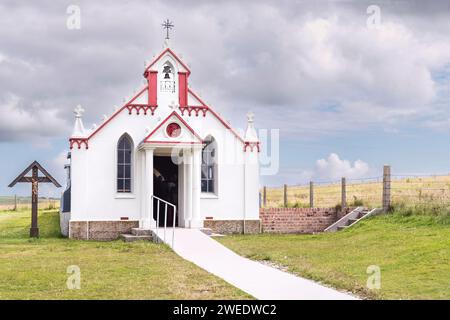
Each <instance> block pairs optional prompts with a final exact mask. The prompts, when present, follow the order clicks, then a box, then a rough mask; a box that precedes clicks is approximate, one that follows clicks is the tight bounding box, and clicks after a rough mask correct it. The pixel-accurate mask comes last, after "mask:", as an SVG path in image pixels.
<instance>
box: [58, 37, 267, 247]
mask: <svg viewBox="0 0 450 320" xmlns="http://www.w3.org/2000/svg"><path fill="white" fill-rule="evenodd" d="M190 74H191V71H190V70H189V68H188V67H187V65H186V64H185V63H184V62H183V61H182V60H181V59H180V58H179V57H178V56H177V55H176V54H175V52H174V51H173V50H172V48H170V46H169V44H168V39H166V42H165V46H164V49H163V51H162V52H161V53H160V54H159V55H158V56H157V57H156V58H155V59H154V60H153V61H152V62H151V63H149V64H148V66H147V67H146V68H145V70H144V72H143V76H144V78H145V85H144V87H143V88H142V89H141V90H139V91H138V92H137V94H135V95H134V96H133V97H132V98H131V99H129V101H127V102H126V103H125V104H124V105H123V106H122V107H120V108H118V109H117V110H116V111H114V113H112V114H111V115H110V116H105V117H104V119H103V122H102V123H101V124H100V125H98V126H96V125H94V126H93V127H92V128H91V129H90V130H88V129H85V127H84V125H83V121H82V115H83V112H84V110H83V109H82V108H81V107H78V108H77V109H76V110H75V126H74V131H73V133H72V135H71V137H70V138H69V143H70V152H69V156H68V158H69V164H68V165H67V166H66V168H67V171H68V185H67V188H66V191H65V192H64V194H63V197H62V206H61V228H62V231H63V234H65V235H66V236H69V237H70V238H75V239H95V240H112V239H116V238H117V237H119V235H120V234H122V233H128V232H130V230H131V229H132V228H143V229H151V228H156V227H163V226H164V225H166V226H169V227H172V226H175V227H178V228H209V229H212V230H213V232H218V233H242V232H246V233H255V232H259V228H260V221H259V192H258V190H259V162H258V153H259V149H260V144H259V141H258V136H257V133H256V130H255V128H254V126H253V115H252V114H251V113H249V114H248V115H247V117H248V124H247V129H246V131H245V133H243V134H242V135H241V134H239V133H238V131H237V130H235V129H233V128H232V127H231V125H230V124H229V123H228V122H227V121H225V120H224V119H223V118H222V117H221V116H220V115H219V113H218V112H217V111H215V110H214V109H213V108H212V107H211V106H210V105H208V104H206V103H205V102H204V101H203V100H202V99H201V98H200V97H199V96H198V95H197V94H196V93H195V91H194V90H193V89H192V88H191V87H190V86H189V76H190ZM236 111H237V112H239V110H236Z"/></svg>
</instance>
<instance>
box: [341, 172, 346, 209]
mask: <svg viewBox="0 0 450 320" xmlns="http://www.w3.org/2000/svg"><path fill="white" fill-rule="evenodd" d="M341 206H342V209H345V208H347V186H346V183H345V178H344V177H342V180H341Z"/></svg>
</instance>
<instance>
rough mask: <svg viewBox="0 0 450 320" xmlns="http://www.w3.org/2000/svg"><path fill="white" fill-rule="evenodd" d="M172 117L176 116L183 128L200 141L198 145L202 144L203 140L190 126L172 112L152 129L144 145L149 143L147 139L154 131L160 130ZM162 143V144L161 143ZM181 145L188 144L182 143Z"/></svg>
mask: <svg viewBox="0 0 450 320" xmlns="http://www.w3.org/2000/svg"><path fill="white" fill-rule="evenodd" d="M172 116H176V117H177V118H178V120H180V121H181V123H183V124H184V125H185V126H186V128H188V130H189V131H190V132H191V133H192V134H193V135H194V136H195V137H196V138H197V139H198V140H200V143H203V139H202V138H201V137H200V136H199V135H198V134H197V133H196V132H195V131H194V129H192V128H191V126H190V125H188V124H187V122H186V121H184V119H183V118H182V117H181V116H180V115H179V114H178V113H177V112H176V111H173V112H172V113H171V114H169V116H168V117H167V118H165V119H164V121H162V122H161V123H160V124H159V125H158V126H157V127H156V128H155V129H153V131H152V132H150V134H149V135H148V136H147V137H146V138H145V139H144V143H146V142H151V141H148V139H149V138H150V137H151V136H152V135H153V134H154V133H155V132H156V131H158V130H159V128H161V127H162V126H163V125H164V123H166V122H167V121H168V120H169V119H170V118H171V117H172ZM165 142H166V141H164V143H165ZM161 143H162V142H161ZM179 143H181V142H179ZM183 143H188V142H183Z"/></svg>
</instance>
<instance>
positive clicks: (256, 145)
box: [244, 141, 260, 152]
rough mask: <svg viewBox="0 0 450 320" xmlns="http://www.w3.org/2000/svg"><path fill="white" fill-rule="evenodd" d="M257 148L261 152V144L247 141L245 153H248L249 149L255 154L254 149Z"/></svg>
mask: <svg viewBox="0 0 450 320" xmlns="http://www.w3.org/2000/svg"><path fill="white" fill-rule="evenodd" d="M255 147H256V150H257V151H258V152H259V151H260V150H259V142H250V141H245V142H244V152H245V151H247V148H250V152H253V148H255Z"/></svg>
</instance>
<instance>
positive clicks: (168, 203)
mask: <svg viewBox="0 0 450 320" xmlns="http://www.w3.org/2000/svg"><path fill="white" fill-rule="evenodd" d="M151 198H152V209H153V203H154V200H155V199H156V200H157V204H158V205H157V209H156V236H157V237H158V236H159V232H158V231H159V207H160V205H159V204H160V202H162V203H164V204H165V207H164V235H163V239H164V242H166V230H167V206H171V207H172V208H173V226H172V249H173V245H174V240H175V223H176V217H177V207H176V206H175V205H174V204H172V203H170V202H168V201H166V200H164V199H161V198H159V197H157V196H155V195H152V196H151ZM152 214H153V210H152ZM150 219H151V217H150Z"/></svg>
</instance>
